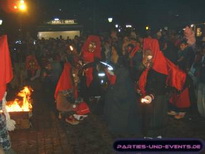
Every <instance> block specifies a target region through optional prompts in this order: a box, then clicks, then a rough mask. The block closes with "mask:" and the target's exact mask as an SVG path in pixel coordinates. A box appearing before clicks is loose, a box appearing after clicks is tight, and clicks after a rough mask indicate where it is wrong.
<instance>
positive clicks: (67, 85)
mask: <svg viewBox="0 0 205 154" xmlns="http://www.w3.org/2000/svg"><path fill="white" fill-rule="evenodd" d="M71 88H73V82H72V78H71V65H70V63H65V64H64V68H63V72H62V74H61V76H60V78H59V80H58V83H57V86H56V90H55V94H54V97H55V98H57V95H58V92H59V91H62V90H69V89H71Z"/></svg>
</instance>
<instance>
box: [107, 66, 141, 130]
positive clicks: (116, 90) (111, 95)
mask: <svg viewBox="0 0 205 154" xmlns="http://www.w3.org/2000/svg"><path fill="white" fill-rule="evenodd" d="M114 73H115V75H116V76H117V79H116V82H115V84H114V85H112V86H110V87H109V89H108V90H107V93H106V95H105V104H104V116H105V119H106V121H107V124H108V127H109V129H110V130H111V131H112V132H113V133H123V134H139V133H140V129H139V128H140V126H139V125H140V122H139V107H138V104H137V101H136V93H135V89H134V83H133V81H132V80H131V78H130V75H129V71H128V69H127V68H125V67H124V66H123V65H118V66H116V68H115V71H114Z"/></svg>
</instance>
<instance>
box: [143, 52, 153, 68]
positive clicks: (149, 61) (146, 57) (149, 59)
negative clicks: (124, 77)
mask: <svg viewBox="0 0 205 154" xmlns="http://www.w3.org/2000/svg"><path fill="white" fill-rule="evenodd" d="M142 63H143V65H144V66H145V67H146V68H150V67H152V65H153V53H152V51H151V50H145V51H144V52H143V61H142Z"/></svg>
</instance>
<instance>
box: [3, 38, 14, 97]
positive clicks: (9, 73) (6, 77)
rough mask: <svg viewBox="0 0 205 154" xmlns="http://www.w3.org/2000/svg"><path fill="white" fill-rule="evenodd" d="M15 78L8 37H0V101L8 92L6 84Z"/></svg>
mask: <svg viewBox="0 0 205 154" xmlns="http://www.w3.org/2000/svg"><path fill="white" fill-rule="evenodd" d="M12 78H13V70H12V63H11V58H10V52H9V47H8V40H7V35H3V36H1V37H0V100H2V98H3V96H4V93H5V91H6V84H7V83H9V82H10V81H11V80H12Z"/></svg>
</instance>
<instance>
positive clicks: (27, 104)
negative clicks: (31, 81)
mask: <svg viewBox="0 0 205 154" xmlns="http://www.w3.org/2000/svg"><path fill="white" fill-rule="evenodd" d="M32 92H33V89H32V88H31V87H28V86H25V87H24V88H23V89H22V90H21V91H20V92H19V93H18V94H17V96H18V97H20V98H16V99H15V100H14V101H8V102H7V104H6V109H7V111H8V112H22V111H31V109H32V104H31V94H32Z"/></svg>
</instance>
